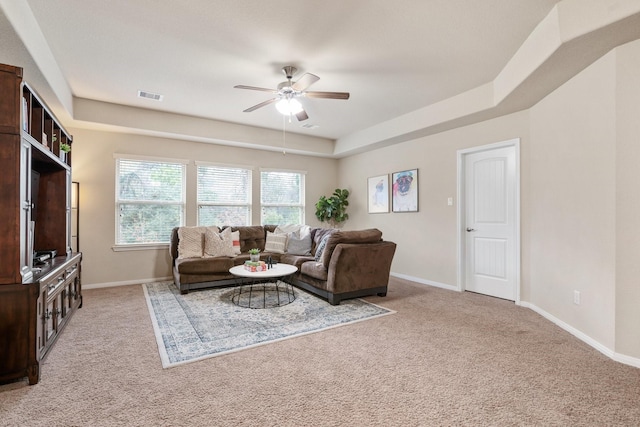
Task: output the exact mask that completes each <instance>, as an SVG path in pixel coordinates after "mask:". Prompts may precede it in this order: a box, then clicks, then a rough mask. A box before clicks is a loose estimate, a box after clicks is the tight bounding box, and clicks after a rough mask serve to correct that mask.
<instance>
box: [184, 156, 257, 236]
mask: <svg viewBox="0 0 640 427" xmlns="http://www.w3.org/2000/svg"><path fill="white" fill-rule="evenodd" d="M196 164H197V163H196ZM250 224H251V169H246V168H242V167H233V166H212V165H198V225H218V226H223V225H234V226H238V225H250Z"/></svg>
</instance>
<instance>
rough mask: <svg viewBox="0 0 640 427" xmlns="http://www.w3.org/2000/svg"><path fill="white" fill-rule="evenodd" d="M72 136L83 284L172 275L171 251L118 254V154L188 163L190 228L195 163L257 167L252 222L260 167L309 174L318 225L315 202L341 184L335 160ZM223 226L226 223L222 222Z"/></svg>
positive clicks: (309, 206)
mask: <svg viewBox="0 0 640 427" xmlns="http://www.w3.org/2000/svg"><path fill="white" fill-rule="evenodd" d="M69 132H70V133H71V134H73V137H74V139H73V153H72V155H73V180H74V181H78V182H80V210H79V212H80V250H81V251H82V253H83V261H82V282H83V284H84V285H92V284H105V283H120V282H125V283H127V282H135V281H140V280H147V279H152V278H159V277H168V276H171V269H170V260H169V251H168V249H162V250H144V251H126V252H114V251H113V250H112V246H113V245H114V243H115V220H114V215H115V160H114V157H113V155H114V153H120V154H136V155H145V156H154V157H163V158H170V159H172V158H173V159H185V160H189V164H188V166H187V215H186V223H187V225H195V224H196V166H195V163H194V161H195V160H198V161H205V162H220V163H226V164H236V165H245V166H252V167H254V173H253V187H254V192H253V196H254V197H253V206H254V208H253V212H252V216H253V223H254V224H259V223H260V210H259V206H260V200H259V188H260V187H259V185H260V184H259V171H260V168H282V169H288V170H300V171H306V172H307V174H306V178H305V180H306V194H305V196H306V199H305V205H306V209H305V216H306V222H307V224H310V225H314V226H318V225H319V223H318V221H317V219H316V217H315V202H316V201H317V200H318V198H319V197H320V196H322V195H330V194H331V193H332V192H333V190H334V189H335V188H336V186H337V160H334V159H323V158H317V157H305V156H299V155H292V154H286V155H284V154H282V153H277V152H272V151H259V150H250V149H244V148H232V147H225V146H219V145H212V144H206V143H199V142H188V141H178V140H172V139H163V138H154V137H147V136H140V135H130V134H122V133H110V132H102V131H90V130H85V129H69ZM220 225H223V224H220Z"/></svg>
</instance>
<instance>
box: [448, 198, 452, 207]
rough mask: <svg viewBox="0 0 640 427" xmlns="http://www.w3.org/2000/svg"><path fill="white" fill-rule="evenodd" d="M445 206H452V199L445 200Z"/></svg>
mask: <svg viewBox="0 0 640 427" xmlns="http://www.w3.org/2000/svg"><path fill="white" fill-rule="evenodd" d="M447 206H453V197H449V198H448V199H447Z"/></svg>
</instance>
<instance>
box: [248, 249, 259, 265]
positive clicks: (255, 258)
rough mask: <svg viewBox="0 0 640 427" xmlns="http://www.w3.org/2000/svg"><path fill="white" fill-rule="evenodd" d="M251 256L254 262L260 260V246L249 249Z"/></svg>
mask: <svg viewBox="0 0 640 427" xmlns="http://www.w3.org/2000/svg"><path fill="white" fill-rule="evenodd" d="M249 258H251V261H254V262H258V261H260V249H258V248H253V249H249Z"/></svg>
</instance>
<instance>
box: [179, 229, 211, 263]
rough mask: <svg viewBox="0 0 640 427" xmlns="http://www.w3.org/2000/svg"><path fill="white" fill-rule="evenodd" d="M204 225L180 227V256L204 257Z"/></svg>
mask: <svg viewBox="0 0 640 427" xmlns="http://www.w3.org/2000/svg"><path fill="white" fill-rule="evenodd" d="M204 230H205V229H204V227H180V228H178V258H202V239H203V233H204Z"/></svg>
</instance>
